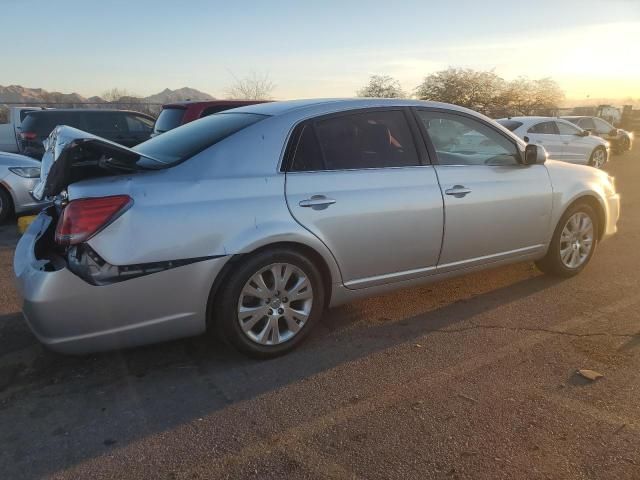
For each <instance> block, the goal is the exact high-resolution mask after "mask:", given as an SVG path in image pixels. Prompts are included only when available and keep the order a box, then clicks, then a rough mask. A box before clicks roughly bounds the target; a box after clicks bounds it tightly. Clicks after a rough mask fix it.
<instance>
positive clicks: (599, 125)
mask: <svg viewBox="0 0 640 480" xmlns="http://www.w3.org/2000/svg"><path fill="white" fill-rule="evenodd" d="M593 123H594V124H595V127H596V131H595V134H596V135H598V136H599V137H600V138H604V139H605V140H608V141H612V140H614V139H615V137H616V135H617V133H618V132H617V130H616V129H615V128H614V127H613V125H611V124H610V123H607V122H605V121H604V120H602V119H601V118H594V119H593ZM612 132H613V135H612Z"/></svg>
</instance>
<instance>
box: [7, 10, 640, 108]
mask: <svg viewBox="0 0 640 480" xmlns="http://www.w3.org/2000/svg"><path fill="white" fill-rule="evenodd" d="M0 30H1V31H2V32H3V34H2V36H1V37H0V38H2V40H0V41H1V42H2V43H0V45H1V46H0V85H10V84H18V85H22V86H25V87H41V88H44V89H46V90H56V91H62V92H65V93H70V92H77V93H80V94H82V95H85V96H92V95H99V94H101V93H102V92H104V91H105V90H108V89H111V88H114V87H117V88H121V89H125V90H127V91H129V92H131V93H133V94H137V95H142V96H146V95H149V94H152V93H156V92H158V91H160V90H163V89H164V88H171V89H175V88H180V87H184V86H189V87H192V88H196V89H198V90H202V91H204V92H207V93H210V94H212V95H214V96H217V97H224V96H225V94H226V92H227V91H228V88H229V85H231V84H232V83H233V81H234V78H242V77H245V76H249V75H258V76H268V77H269V78H270V79H271V80H272V81H273V83H274V84H275V85H276V88H275V90H274V92H273V96H274V97H275V98H278V99H290V98H309V97H345V96H353V95H355V93H356V91H357V90H358V89H359V88H360V87H362V86H363V85H364V84H366V83H367V81H368V78H369V76H370V75H374V74H380V75H391V76H393V77H395V78H397V79H398V80H399V81H400V82H401V84H402V86H403V87H404V88H405V90H407V91H412V90H413V89H414V88H415V87H416V86H417V85H418V84H419V83H420V82H421V81H422V79H423V78H424V77H425V76H427V75H429V74H430V73H433V72H435V71H437V70H441V69H445V68H447V67H449V66H453V67H465V68H474V69H481V70H494V71H495V72H496V73H497V74H498V75H500V76H502V77H504V78H506V79H512V78H516V77H518V76H527V77H529V78H542V77H552V78H553V79H555V80H556V81H557V82H558V83H559V84H560V86H561V87H562V88H563V90H564V91H565V93H566V96H567V98H568V99H587V98H627V97H633V98H638V97H640V0H529V1H521V0H510V1H504V0H500V1H498V0H475V1H468V0H437V1H433V0H393V1H391V0H366V1H364V0H363V1H361V0H318V1H305V0H267V1H259V0H253V1H252V0H244V1H224V2H223V1H217V0H210V1H203V0H189V1H183V2H179V1H176V0H171V1H165V0H153V1H149V0H128V1H125V0H110V1H102V0H55V1H51V0H31V1H29V2H26V1H24V0H0Z"/></svg>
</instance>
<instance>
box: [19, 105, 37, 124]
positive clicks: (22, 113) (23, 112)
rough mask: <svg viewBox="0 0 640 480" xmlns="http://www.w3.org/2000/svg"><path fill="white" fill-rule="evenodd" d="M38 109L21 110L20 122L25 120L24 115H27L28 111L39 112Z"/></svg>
mask: <svg viewBox="0 0 640 480" xmlns="http://www.w3.org/2000/svg"><path fill="white" fill-rule="evenodd" d="M37 111H38V109H36V108H34V109H33V110H20V122H23V121H24V117H26V116H27V113H29V112H37Z"/></svg>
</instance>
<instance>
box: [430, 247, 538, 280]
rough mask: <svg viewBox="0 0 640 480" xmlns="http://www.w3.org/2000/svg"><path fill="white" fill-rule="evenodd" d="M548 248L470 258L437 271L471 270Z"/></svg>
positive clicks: (439, 268)
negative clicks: (474, 267)
mask: <svg viewBox="0 0 640 480" xmlns="http://www.w3.org/2000/svg"><path fill="white" fill-rule="evenodd" d="M546 248H547V245H545V244H543V243H541V244H538V245H532V246H530V247H524V248H518V249H516V250H509V251H506V252H500V253H494V254H492V255H485V256H483V257H475V258H469V259H466V260H461V261H457V262H451V263H445V264H443V265H438V267H437V271H438V273H444V272H448V271H453V270H459V269H463V268H469V267H473V266H476V265H483V264H487V263H493V262H497V261H500V260H504V259H509V258H517V257H520V256H523V255H529V254H534V253H538V252H544V251H545V250H546Z"/></svg>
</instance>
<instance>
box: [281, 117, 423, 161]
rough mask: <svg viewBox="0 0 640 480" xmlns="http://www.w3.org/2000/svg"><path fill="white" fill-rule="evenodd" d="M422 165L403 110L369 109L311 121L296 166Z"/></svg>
mask: <svg viewBox="0 0 640 480" xmlns="http://www.w3.org/2000/svg"><path fill="white" fill-rule="evenodd" d="M415 165H420V160H419V157H418V152H417V150H416V146H415V143H414V140H413V135H412V134H411V130H410V129H409V123H408V122H407V118H406V117H405V114H404V112H403V111H400V110H394V111H388V110H387V111H375V110H374V111H368V112H364V113H356V114H349V115H341V116H339V117H332V118H328V119H325V120H318V121H315V122H309V123H308V124H307V125H306V126H305V128H304V130H303V132H302V134H301V136H300V141H299V143H298V147H297V149H296V153H295V156H294V162H293V170H298V171H300V170H303V171H308V170H318V169H320V168H321V169H323V170H351V169H365V168H385V167H407V166H415Z"/></svg>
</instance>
